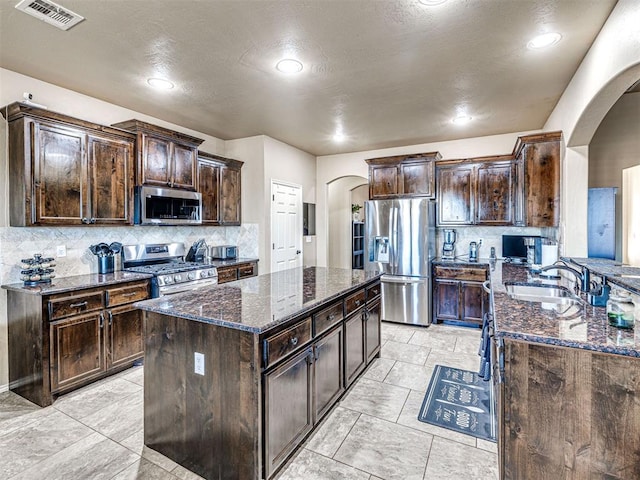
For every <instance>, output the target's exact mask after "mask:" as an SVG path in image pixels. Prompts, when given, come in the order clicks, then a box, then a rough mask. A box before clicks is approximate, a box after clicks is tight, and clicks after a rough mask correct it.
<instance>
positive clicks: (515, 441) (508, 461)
mask: <svg viewBox="0 0 640 480" xmlns="http://www.w3.org/2000/svg"><path fill="white" fill-rule="evenodd" d="M504 344H505V346H504V348H505V359H504V366H505V370H504V383H503V384H499V385H500V391H501V392H502V393H503V395H502V396H501V397H499V401H500V403H499V405H498V412H499V415H498V418H502V419H503V421H502V425H503V428H504V435H503V436H502V438H501V439H500V438H499V442H498V449H499V455H500V456H501V458H503V461H501V462H500V467H501V468H500V478H501V479H509V480H511V479H513V480H515V479H534V478H535V479H538V478H540V479H542V478H563V479H572V480H582V479H586V478H594V479H595V478H599V479H601V478H607V479H620V480H622V479H625V480H630V479H638V478H640V401H639V399H640V373H639V372H640V358H634V357H629V356H624V355H611V354H607V353H602V352H596V351H591V350H583V349H579V348H566V347H556V346H551V345H542V344H536V343H528V342H521V341H516V340H512V339H507V338H505V340H504Z"/></svg>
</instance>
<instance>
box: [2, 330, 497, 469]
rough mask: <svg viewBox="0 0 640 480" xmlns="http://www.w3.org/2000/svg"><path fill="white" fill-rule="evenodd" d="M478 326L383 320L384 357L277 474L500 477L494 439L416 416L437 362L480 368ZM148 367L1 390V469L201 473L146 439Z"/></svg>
mask: <svg viewBox="0 0 640 480" xmlns="http://www.w3.org/2000/svg"><path fill="white" fill-rule="evenodd" d="M479 338H480V333H479V331H477V330H469V329H464V328H459V327H450V326H441V325H432V326H431V327H429V328H421V327H411V326H404V325H396V324H389V323H383V328H382V342H383V345H382V352H381V358H379V359H377V360H376V361H375V362H374V364H373V365H372V366H371V367H370V368H369V369H368V370H367V372H366V373H365V375H364V376H363V377H362V378H360V379H359V380H358V381H357V382H356V384H355V385H354V386H353V388H352V389H351V390H350V391H349V393H348V394H347V395H346V396H345V397H344V398H343V399H342V400H341V401H340V402H339V404H338V405H337V406H336V408H335V409H334V410H333V411H332V412H331V413H330V415H329V416H328V417H327V419H326V420H325V421H324V422H323V424H322V425H321V426H320V427H319V429H318V430H317V431H316V432H315V434H314V435H313V436H311V438H309V439H308V440H307V442H305V444H304V446H303V448H301V449H300V450H299V451H298V453H297V454H296V455H295V456H294V457H293V458H292V459H291V460H290V461H289V462H288V464H287V465H286V466H285V467H284V468H283V469H282V471H281V473H280V474H279V475H278V476H277V479H278V480H301V479H304V480H333V479H349V480H351V479H353V480H358V479H362V480H378V479H402V480H412V479H416V480H423V479H424V480H431V479H465V480H485V479H486V480H495V479H497V478H498V469H497V463H496V462H497V457H496V446H495V444H494V443H491V442H487V441H483V440H477V439H476V438H474V437H471V436H468V435H464V434H461V433H457V432H453V431H450V430H446V429H443V428H439V427H436V426H433V425H429V424H426V423H422V422H419V421H418V420H417V416H418V410H419V409H420V406H421V404H422V399H423V397H424V393H425V390H426V388H427V385H428V383H429V379H430V378H431V372H432V370H433V367H434V365H435V364H438V363H439V364H443V365H449V366H452V367H458V368H464V369H469V370H475V369H476V368H477V365H478V357H477V346H478V342H479ZM142 368H143V367H137V368H135V367H134V368H132V369H130V370H127V371H125V372H122V373H121V374H119V375H116V376H114V377H110V378H107V379H104V380H102V381H100V382H97V383H95V384H93V385H90V386H88V387H85V388H83V389H80V390H77V391H75V392H72V393H70V394H67V395H64V396H62V397H60V398H59V399H58V400H56V401H55V403H54V404H53V405H52V406H51V407H47V408H39V407H37V406H35V405H33V404H31V403H29V402H27V401H26V400H24V399H22V398H21V397H19V396H17V395H15V394H13V393H11V392H4V393H0V479H2V480H9V479H11V480H14V479H20V480H27V479H28V480H32V479H33V480H52V479H60V480H75V479H78V480H84V479H91V480H94V479H96V480H97V479H105V480H108V479H113V480H130V479H150V480H151V479H189V480H190V479H199V478H200V477H198V476H197V475H194V474H193V473H191V472H189V471H188V470H186V469H184V468H183V467H181V466H180V465H178V464H176V463H175V462H173V461H171V460H170V459H168V458H166V457H164V456H163V455H161V454H159V453H157V452H155V451H153V450H151V449H149V448H147V447H145V446H144V444H143V430H142V426H143V425H142V412H143V410H142V409H143V405H142V383H143V382H142Z"/></svg>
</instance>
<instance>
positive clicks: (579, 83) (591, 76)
mask: <svg viewBox="0 0 640 480" xmlns="http://www.w3.org/2000/svg"><path fill="white" fill-rule="evenodd" d="M638 25H640V4H639V3H638V1H637V0H619V1H618V3H617V4H616V6H615V8H614V9H613V11H612V12H611V15H609V18H608V19H607V21H606V22H605V24H604V26H603V27H602V29H601V30H600V33H599V34H598V36H597V37H596V39H595V41H594V42H593V45H592V46H591V48H590V49H589V51H588V52H587V55H585V58H584V59H583V61H582V63H581V64H580V66H579V67H578V69H577V71H576V73H575V75H574V76H573V78H572V79H571V82H569V85H568V86H567V88H566V89H565V91H564V92H563V94H562V96H561V97H560V100H559V101H558V103H557V105H556V107H555V108H554V110H553V112H552V113H551V115H550V116H549V118H548V119H547V122H546V123H545V125H544V130H547V131H550V130H562V131H563V133H564V142H565V145H566V146H567V148H566V150H565V151H564V161H563V166H562V176H563V178H564V181H563V192H562V199H563V209H562V210H563V218H562V220H561V221H562V231H561V237H562V240H563V243H564V247H565V249H564V254H565V255H570V256H586V254H587V191H588V175H587V173H586V172H587V170H588V167H589V148H588V146H589V143H590V142H591V140H592V137H593V135H594V132H595V131H596V129H597V128H598V126H599V125H600V123H601V122H602V120H603V118H604V117H605V115H606V114H607V112H608V111H609V109H610V108H611V107H612V106H613V105H614V104H615V103H616V102H617V101H618V99H619V98H620V96H621V95H622V94H623V93H624V91H625V90H627V89H628V88H629V87H630V86H631V85H632V84H633V83H634V82H636V81H637V80H638V79H639V78H640V29H639V28H638ZM569 179H570V181H569Z"/></svg>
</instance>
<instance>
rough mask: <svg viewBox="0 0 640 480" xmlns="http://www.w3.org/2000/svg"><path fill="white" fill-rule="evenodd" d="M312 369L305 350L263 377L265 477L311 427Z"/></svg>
mask: <svg viewBox="0 0 640 480" xmlns="http://www.w3.org/2000/svg"><path fill="white" fill-rule="evenodd" d="M312 369H313V352H312V350H311V349H310V348H308V349H305V350H304V351H303V352H301V353H300V354H298V355H296V356H295V357H293V358H292V359H291V360H289V361H287V362H285V363H284V364H283V365H281V366H279V367H277V368H275V369H274V370H272V371H271V372H269V373H267V374H265V376H264V395H265V402H266V403H265V407H264V409H265V453H266V458H265V471H266V472H265V473H266V477H269V476H270V475H271V473H272V472H273V471H274V470H275V469H276V468H278V466H280V464H281V463H282V462H283V461H284V460H285V459H286V458H287V456H288V455H289V454H290V453H291V452H292V451H293V450H294V449H295V448H296V447H297V446H298V444H299V443H300V442H301V441H302V439H303V438H304V437H305V436H306V434H307V433H309V432H310V431H311V429H312V428H313V411H312V410H313V409H312V406H313V402H312V380H313V372H312Z"/></svg>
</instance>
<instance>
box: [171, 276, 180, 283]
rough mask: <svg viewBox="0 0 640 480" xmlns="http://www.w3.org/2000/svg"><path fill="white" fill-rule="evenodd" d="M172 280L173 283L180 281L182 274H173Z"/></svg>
mask: <svg viewBox="0 0 640 480" xmlns="http://www.w3.org/2000/svg"><path fill="white" fill-rule="evenodd" d="M173 281H174V282H175V283H180V282H181V281H182V275H174V276H173Z"/></svg>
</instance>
